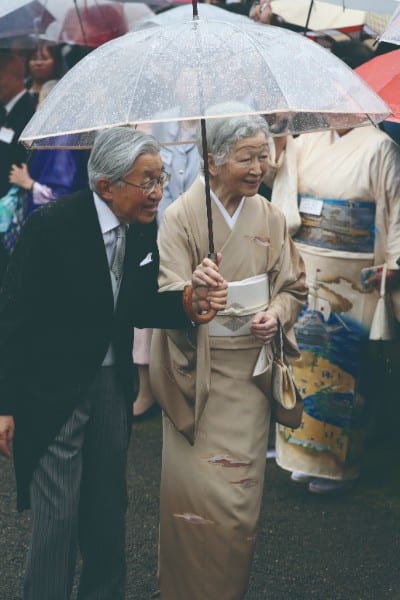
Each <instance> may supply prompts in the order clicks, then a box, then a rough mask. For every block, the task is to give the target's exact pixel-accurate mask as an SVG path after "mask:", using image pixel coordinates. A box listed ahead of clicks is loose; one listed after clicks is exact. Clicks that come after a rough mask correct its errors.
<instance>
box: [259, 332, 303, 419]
mask: <svg viewBox="0 0 400 600" xmlns="http://www.w3.org/2000/svg"><path fill="white" fill-rule="evenodd" d="M272 346H273V350H272V352H271V346H270V345H268V346H265V345H264V346H262V347H261V350H260V353H259V355H258V357H257V361H256V364H255V367H254V370H253V379H254V381H255V383H256V384H257V386H258V387H259V388H260V389H261V390H262V391H263V392H264V394H265V395H266V396H267V397H268V398H270V399H271V412H272V416H273V418H274V419H275V421H276V422H277V423H279V424H280V425H284V426H285V427H290V428H291V429H297V428H298V427H300V425H301V417H302V413H303V405H304V401H303V398H302V397H301V394H300V392H299V390H298V389H297V387H296V384H295V382H294V380H293V375H292V372H291V370H290V367H289V366H288V365H287V364H286V362H285V360H284V355H283V335H282V326H281V324H280V323H279V322H278V332H277V335H276V339H275V340H274V342H273V344H272Z"/></svg>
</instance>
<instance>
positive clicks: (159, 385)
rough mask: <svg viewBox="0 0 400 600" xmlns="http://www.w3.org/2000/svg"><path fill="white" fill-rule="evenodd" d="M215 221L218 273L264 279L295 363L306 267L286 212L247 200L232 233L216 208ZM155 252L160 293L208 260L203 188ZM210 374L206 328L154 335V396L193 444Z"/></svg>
mask: <svg viewBox="0 0 400 600" xmlns="http://www.w3.org/2000/svg"><path fill="white" fill-rule="evenodd" d="M212 218H213V224H214V241H215V247H216V249H217V250H218V251H221V252H222V254H223V259H222V264H221V267H220V271H221V273H222V275H223V276H224V277H225V278H226V280H227V281H238V280H241V279H245V278H246V277H252V276H255V275H260V274H262V273H268V274H269V278H270V283H271V288H272V299H271V302H270V306H269V308H270V309H273V310H274V311H275V313H276V314H277V315H278V316H279V319H280V321H281V323H282V325H283V329H284V332H285V335H284V338H285V339H284V344H285V352H286V354H287V355H288V356H289V357H294V358H296V357H298V349H297V345H296V342H295V339H294V333H293V330H292V326H293V324H294V322H295V320H296V315H297V314H298V312H299V311H300V309H301V306H302V305H303V302H304V300H305V298H306V289H305V285H304V281H305V274H304V266H303V262H302V260H301V258H300V256H299V254H298V252H297V250H296V248H295V245H294V243H293V242H292V240H291V238H290V237H289V236H288V234H287V230H286V225H285V220H284V216H283V214H282V213H281V211H280V210H279V209H277V208H275V207H273V206H271V204H270V203H268V202H266V201H265V199H264V198H263V197H262V196H258V195H257V196H253V197H251V198H246V200H245V204H244V206H243V208H242V211H241V213H240V217H239V219H238V221H237V223H236V226H235V228H234V229H233V231H231V230H230V229H229V227H228V225H227V224H226V222H225V220H224V218H223V216H222V215H221V213H220V211H219V210H218V208H217V207H216V206H215V205H213V210H212ZM159 247H160V256H161V267H160V278H159V284H160V291H165V290H171V289H183V287H184V285H185V284H186V283H188V282H189V281H190V278H191V273H192V272H193V270H194V269H195V267H196V266H197V265H198V264H199V263H200V262H201V260H202V259H203V258H204V256H207V254H208V238H207V220H206V211H205V199H204V185H203V183H202V182H201V181H200V179H197V180H196V181H195V182H194V184H193V185H192V187H191V188H190V189H189V190H188V191H187V192H185V193H184V194H183V195H182V196H181V197H180V198H179V199H178V200H177V201H176V202H174V204H173V205H171V207H169V208H168V210H167V211H166V213H165V218H164V223H163V225H162V226H161V228H160V233H159ZM211 339H212V345H213V347H217V348H225V349H230V348H232V344H234V347H235V348H237V349H239V350H240V349H241V350H245V349H248V348H255V347H258V348H259V346H260V344H259V342H258V341H257V340H256V339H255V338H254V337H253V336H241V337H240V338H236V339H235V340H233V339H230V338H217V337H213V338H211ZM165 352H166V353H167V354H166V355H165V354H164V353H165ZM165 356H167V357H168V358H167V359H166V358H165ZM209 373H210V358H209V336H208V327H207V326H200V327H198V328H197V329H196V330H194V331H191V332H179V331H169V332H166V331H160V330H158V331H156V332H154V334H153V344H152V350H151V368H150V374H151V380H152V387H153V393H154V394H155V397H156V398H157V400H158V401H159V403H160V404H161V406H162V408H163V409H164V410H165V412H166V414H167V415H168V416H169V417H170V419H171V420H172V421H173V423H174V424H175V426H176V427H177V429H178V430H179V431H182V432H184V433H185V435H186V436H187V437H188V439H190V440H191V441H193V439H194V435H195V424H196V423H198V421H199V418H200V416H201V414H202V412H203V409H204V406H205V403H206V401H207V397H208V393H209V385H210V378H209ZM194 399H195V401H194ZM190 414H192V422H190Z"/></svg>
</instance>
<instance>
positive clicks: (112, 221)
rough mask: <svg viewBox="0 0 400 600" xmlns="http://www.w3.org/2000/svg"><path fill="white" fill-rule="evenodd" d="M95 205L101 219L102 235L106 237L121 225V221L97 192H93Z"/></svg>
mask: <svg viewBox="0 0 400 600" xmlns="http://www.w3.org/2000/svg"><path fill="white" fill-rule="evenodd" d="M93 198H94V205H95V207H96V212H97V218H98V219H99V223H100V229H101V233H102V234H103V235H104V234H105V233H108V232H109V231H112V230H113V229H115V228H116V227H118V225H120V222H119V219H118V218H117V217H116V216H115V215H114V213H113V211H112V210H111V208H109V206H108V204H107V202H104V200H102V199H101V198H100V196H99V195H98V194H96V192H93Z"/></svg>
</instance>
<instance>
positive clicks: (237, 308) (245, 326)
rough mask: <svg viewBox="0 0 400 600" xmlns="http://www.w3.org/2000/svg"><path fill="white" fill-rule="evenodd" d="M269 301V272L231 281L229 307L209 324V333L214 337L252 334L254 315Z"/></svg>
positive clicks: (264, 307)
mask: <svg viewBox="0 0 400 600" xmlns="http://www.w3.org/2000/svg"><path fill="white" fill-rule="evenodd" d="M268 302H269V291H268V275H267V274H265V273H264V274H262V275H256V276H255V277H248V278H247V279H241V280H240V281H231V282H229V283H228V300H227V307H226V309H225V310H221V311H219V312H218V313H217V315H216V316H215V317H214V319H213V320H212V321H211V322H210V323H209V324H208V333H209V335H210V336H213V337H228V336H229V337H237V336H242V335H250V334H251V331H250V327H251V321H252V319H253V317H254V315H255V314H256V313H258V312H260V311H261V310H265V309H266V308H267V306H268Z"/></svg>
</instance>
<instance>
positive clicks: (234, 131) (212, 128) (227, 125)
mask: <svg viewBox="0 0 400 600" xmlns="http://www.w3.org/2000/svg"><path fill="white" fill-rule="evenodd" d="M251 111H252V109H251V108H250V107H249V106H246V105H245V104H242V103H240V102H225V103H223V104H218V105H216V106H214V107H212V108H210V109H209V111H207V113H208V114H212V115H215V114H219V113H221V115H229V114H231V115H232V114H233V115H234V114H237V115H238V116H233V117H226V116H221V117H217V118H209V119H207V121H206V132H207V147H208V152H209V154H212V156H213V158H214V162H215V164H216V165H217V166H221V165H222V164H224V163H225V162H226V160H227V158H228V155H229V153H230V151H231V149H232V147H233V146H234V145H235V144H236V143H237V142H238V141H239V140H242V139H245V138H248V137H254V136H255V135H257V134H259V133H260V132H262V133H264V135H265V138H266V142H267V143H268V141H269V137H270V132H269V128H268V124H267V122H266V121H265V119H264V117H263V116H261V115H254V114H240V113H251ZM207 113H206V116H207ZM238 113H239V114H238ZM196 141H197V147H198V149H199V152H200V156H203V145H202V136H201V129H200V125H199V126H198V129H197V140H196Z"/></svg>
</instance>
